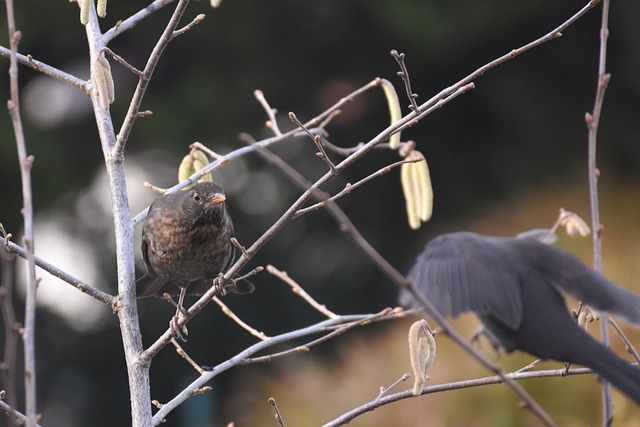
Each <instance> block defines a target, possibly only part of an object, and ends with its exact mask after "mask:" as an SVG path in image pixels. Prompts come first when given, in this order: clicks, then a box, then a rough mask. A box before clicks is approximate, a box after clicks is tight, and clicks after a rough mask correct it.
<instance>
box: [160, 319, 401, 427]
mask: <svg viewBox="0 0 640 427" xmlns="http://www.w3.org/2000/svg"><path fill="white" fill-rule="evenodd" d="M404 316H405V313H404V312H398V311H391V312H388V314H386V315H384V316H380V315H379V313H376V314H373V315H372V314H359V315H345V316H340V317H338V318H336V319H327V320H324V321H322V322H319V323H316V324H314V325H311V326H308V327H306V328H300V329H297V330H295V331H291V332H287V333H284V334H280V335H276V336H273V337H271V338H269V339H266V340H264V341H260V342H257V343H255V344H253V345H252V346H250V347H248V348H246V349H244V350H243V351H241V352H240V353H238V354H236V355H235V356H233V357H231V358H230V359H227V360H225V361H224V362H222V363H220V364H219V365H217V366H212V367H210V368H209V370H207V371H205V372H204V373H203V374H202V375H201V376H200V377H198V378H197V379H196V380H194V381H193V382H192V383H191V384H189V385H188V386H187V387H186V388H185V389H184V390H182V391H181V392H180V393H179V394H178V395H177V396H175V397H174V398H173V399H171V401H169V402H167V403H166V404H164V405H163V406H162V408H161V409H160V410H159V411H158V412H157V413H156V414H155V415H154V416H153V425H158V424H159V423H160V422H161V421H162V420H163V419H164V418H165V417H166V416H167V415H168V414H169V413H170V412H171V411H173V410H174V409H176V408H177V407H178V406H179V405H180V404H182V403H183V402H184V401H185V400H187V399H188V398H189V397H191V395H192V391H193V390H195V389H198V388H200V387H202V386H203V385H204V384H206V383H207V382H209V381H211V379H213V378H214V377H216V376H218V375H220V374H221V373H222V372H225V371H227V370H228V369H231V368H233V367H235V366H238V365H241V364H242V363H243V361H244V360H246V359H247V358H249V357H250V356H252V355H253V354H255V353H257V352H259V351H262V350H265V349H267V348H270V347H273V346H275V345H278V344H282V343H285V342H289V341H292V340H296V339H299V338H301V337H305V336H308V335H314V334H318V333H323V332H324V331H326V330H327V329H328V328H331V327H339V325H353V326H358V325H366V324H369V323H372V322H377V321H384V320H392V319H398V318H403V317H404Z"/></svg>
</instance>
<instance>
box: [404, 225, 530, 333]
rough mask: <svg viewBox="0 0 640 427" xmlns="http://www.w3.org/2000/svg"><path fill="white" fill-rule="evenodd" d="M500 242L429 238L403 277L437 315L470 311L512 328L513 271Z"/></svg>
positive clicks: (518, 303) (515, 313)
mask: <svg viewBox="0 0 640 427" xmlns="http://www.w3.org/2000/svg"><path fill="white" fill-rule="evenodd" d="M503 243H504V242H502V239H501V238H495V237H486V236H481V235H478V234H474V233H451V234H445V235H442V236H440V237H437V238H435V239H433V240H432V241H431V242H429V244H428V245H427V247H426V248H425V250H424V252H422V254H420V255H419V256H418V259H417V260H416V263H415V265H414V266H413V268H412V270H411V272H410V273H409V276H410V277H411V279H412V280H413V281H414V283H415V285H416V286H417V288H418V290H419V291H420V292H422V293H423V294H424V295H425V297H426V298H427V299H428V300H429V301H430V302H431V303H432V304H433V305H434V306H435V307H436V308H437V309H438V310H439V311H440V312H441V313H442V314H445V315H447V314H450V315H452V316H457V315H459V314H460V313H463V312H467V311H473V312H476V313H477V314H480V315H490V316H494V317H495V318H496V319H498V320H499V321H501V322H502V323H504V324H505V325H506V326H508V327H510V328H513V329H516V328H517V327H518V326H519V325H520V322H521V321H522V299H521V295H520V280H519V277H518V272H517V270H516V269H515V268H512V264H511V261H512V254H511V252H510V251H509V250H508V246H506V245H504V244H503Z"/></svg>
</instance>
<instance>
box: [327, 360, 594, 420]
mask: <svg viewBox="0 0 640 427" xmlns="http://www.w3.org/2000/svg"><path fill="white" fill-rule="evenodd" d="M590 373H593V371H591V370H590V369H589V368H576V369H571V370H569V371H566V370H565V369H564V368H563V369H553V370H544V371H542V370H541V371H531V372H519V373H515V372H514V373H510V374H505V375H504V377H506V378H507V379H508V380H509V381H519V380H524V379H529V378H548V377H562V376H566V375H584V374H590ZM502 382H503V378H502V377H500V376H498V375H494V376H491V377H483V378H476V379H472V380H465V381H456V382H452V383H447V384H437V385H432V386H430V387H425V388H424V390H423V391H422V395H425V394H432V393H442V392H445V391H452V390H460V389H464V388H470V387H482V386H485V385H489V384H501V383H502ZM416 397H419V396H414V394H413V391H412V390H405V391H401V392H398V393H393V394H390V395H388V396H384V397H381V398H376V399H374V400H372V401H370V402H367V403H365V404H364V405H361V406H359V407H357V408H354V409H352V410H351V411H349V412H347V413H345V414H343V415H341V416H340V417H338V418H336V419H334V420H332V421H330V422H328V423H326V424H323V425H322V427H337V426H342V425H345V424H348V423H349V422H350V421H352V420H353V419H354V418H356V417H358V416H360V415H362V414H365V413H367V412H371V411H373V410H375V409H377V408H380V407H381V406H384V405H388V404H389V403H393V402H397V401H399V400H404V399H411V398H416Z"/></svg>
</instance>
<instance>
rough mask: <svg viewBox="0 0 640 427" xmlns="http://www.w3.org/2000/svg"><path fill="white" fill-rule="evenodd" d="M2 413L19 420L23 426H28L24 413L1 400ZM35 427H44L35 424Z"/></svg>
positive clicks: (0, 410) (0, 409) (0, 408)
mask: <svg viewBox="0 0 640 427" xmlns="http://www.w3.org/2000/svg"><path fill="white" fill-rule="evenodd" d="M0 412H4V413H5V414H7V415H9V416H10V417H12V418H13V419H16V420H18V421H19V422H20V423H21V425H22V424H23V425H27V423H28V420H27V417H25V416H24V414H23V413H21V412H18V411H16V410H15V409H14V408H13V407H12V406H10V405H9V404H7V403H6V402H5V401H4V400H2V399H0ZM33 426H34V427H42V426H41V425H40V424H33Z"/></svg>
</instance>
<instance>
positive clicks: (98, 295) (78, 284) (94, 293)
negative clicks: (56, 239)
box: [4, 241, 116, 308]
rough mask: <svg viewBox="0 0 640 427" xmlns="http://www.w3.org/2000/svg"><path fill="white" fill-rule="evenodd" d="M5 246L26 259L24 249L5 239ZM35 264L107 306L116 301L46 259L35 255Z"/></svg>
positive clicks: (112, 305) (113, 304)
mask: <svg viewBox="0 0 640 427" xmlns="http://www.w3.org/2000/svg"><path fill="white" fill-rule="evenodd" d="M4 245H5V247H6V248H7V250H8V251H9V252H13V253H15V254H17V255H18V256H20V257H21V258H24V259H26V257H27V253H26V250H25V249H24V248H22V247H20V246H19V245H17V244H15V243H13V242H11V241H5V242H4ZM34 259H35V262H36V265H37V266H38V267H40V268H41V269H43V270H44V271H46V272H47V273H49V274H51V275H52V276H54V277H57V278H58V279H60V280H62V281H63V282H65V283H68V284H69V285H71V286H73V287H75V288H77V289H78V290H79V291H80V292H83V293H85V294H87V295H89V296H90V297H92V298H93V299H95V300H97V301H100V302H102V303H104V304H107V305H109V306H111V307H112V308H114V306H115V303H116V298H115V297H114V296H112V295H109V294H108V293H106V292H103V291H101V290H100V289H97V288H94V287H93V286H91V285H89V284H88V283H85V282H83V281H82V280H80V279H77V278H75V277H73V276H72V275H70V274H69V273H67V272H65V271H63V270H61V269H59V268H58V267H56V266H54V265H52V264H50V263H48V262H47V261H45V260H43V259H42V258H40V257H38V256H35V257H34Z"/></svg>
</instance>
